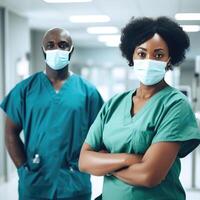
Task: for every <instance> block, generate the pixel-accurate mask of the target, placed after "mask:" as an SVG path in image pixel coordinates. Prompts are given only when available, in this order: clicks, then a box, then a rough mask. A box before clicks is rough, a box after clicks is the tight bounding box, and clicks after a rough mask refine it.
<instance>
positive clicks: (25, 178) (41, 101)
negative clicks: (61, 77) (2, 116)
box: [1, 72, 103, 199]
mask: <svg viewBox="0 0 200 200" xmlns="http://www.w3.org/2000/svg"><path fill="white" fill-rule="evenodd" d="M102 104H103V100H102V98H101V96H100V94H99V93H98V91H97V90H96V88H95V87H94V86H92V85H91V84H90V83H89V82H87V81H86V80H84V79H83V78H81V77H79V76H78V75H76V74H72V75H71V76H70V77H69V78H68V79H67V80H66V82H65V83H64V84H63V86H62V88H61V89H60V91H59V92H56V91H55V89H54V88H53V86H52V84H51V83H50V81H49V79H48V77H47V76H46V75H45V74H44V73H43V72H39V73H36V74H34V75H33V76H31V77H29V78H28V79H26V80H24V81H22V82H20V83H19V84H17V85H16V86H15V88H14V89H12V90H11V92H10V93H9V94H8V95H7V96H6V97H5V99H4V100H3V102H2V103H1V108H2V109H3V110H4V111H5V113H6V114H7V116H8V117H9V118H10V119H11V120H12V121H13V122H14V123H15V124H17V125H19V126H21V127H22V129H23V132H24V147H25V152H26V156H27V164H28V169H27V168H25V167H23V166H22V167H20V168H19V170H18V171H19V193H21V194H23V195H25V196H27V197H34V198H46V199H52V198H53V196H54V195H55V193H56V194H57V198H72V197H76V196H79V195H84V194H89V193H91V183H90V176H89V175H88V174H85V173H81V172H80V171H79V170H78V158H79V153H80V149H81V146H82V144H83V142H84V140H85V137H86V135H87V132H88V130H89V127H90V125H91V124H92V123H93V121H94V119H95V118H96V115H97V114H98V112H99V110H100V108H101V106H102ZM36 155H39V163H37V162H38V159H37V156H36ZM35 161H36V163H35Z"/></svg>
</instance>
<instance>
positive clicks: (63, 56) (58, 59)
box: [45, 46, 73, 70]
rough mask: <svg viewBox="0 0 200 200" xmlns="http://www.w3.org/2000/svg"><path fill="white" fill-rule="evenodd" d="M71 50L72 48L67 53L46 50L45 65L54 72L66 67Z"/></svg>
mask: <svg viewBox="0 0 200 200" xmlns="http://www.w3.org/2000/svg"><path fill="white" fill-rule="evenodd" d="M72 49H73V46H72V47H71V49H70V50H69V51H65V50H60V49H54V50H46V51H45V53H46V60H45V61H46V63H47V65H48V66H49V67H51V68H52V69H54V70H59V69H62V68H64V67H66V66H67V65H68V64H69V63H70V60H69V55H70V53H71V51H72Z"/></svg>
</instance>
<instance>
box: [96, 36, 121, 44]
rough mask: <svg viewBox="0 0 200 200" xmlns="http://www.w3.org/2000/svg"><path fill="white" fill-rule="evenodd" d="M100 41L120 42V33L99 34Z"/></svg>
mask: <svg viewBox="0 0 200 200" xmlns="http://www.w3.org/2000/svg"><path fill="white" fill-rule="evenodd" d="M98 40H99V41H100V42H118V43H119V42H120V35H99V36H98Z"/></svg>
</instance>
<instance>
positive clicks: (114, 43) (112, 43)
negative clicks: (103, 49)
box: [105, 41, 120, 47]
mask: <svg viewBox="0 0 200 200" xmlns="http://www.w3.org/2000/svg"><path fill="white" fill-rule="evenodd" d="M119 44H120V43H119V42H117V41H116V42H106V43H105V45H106V46H107V47H118V46H119Z"/></svg>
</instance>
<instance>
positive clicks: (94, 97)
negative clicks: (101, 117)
mask: <svg viewBox="0 0 200 200" xmlns="http://www.w3.org/2000/svg"><path fill="white" fill-rule="evenodd" d="M103 103H104V102H103V99H102V97H101V95H100V94H99V92H98V91H97V90H94V91H93V92H92V94H91V96H90V101H89V108H90V109H89V127H90V126H91V125H92V123H93V122H94V120H95V118H96V116H97V114H98V113H99V111H100V109H101V107H102V105H103Z"/></svg>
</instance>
